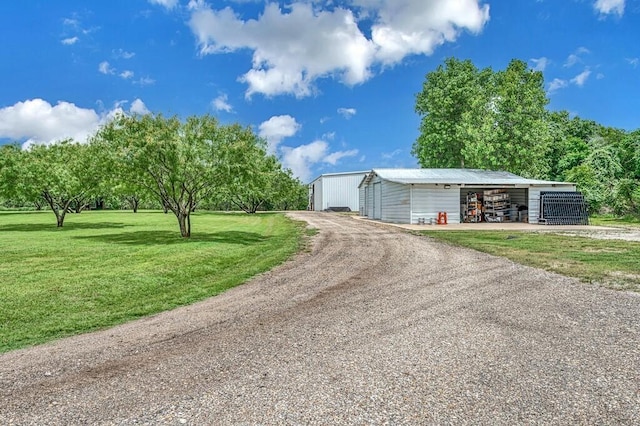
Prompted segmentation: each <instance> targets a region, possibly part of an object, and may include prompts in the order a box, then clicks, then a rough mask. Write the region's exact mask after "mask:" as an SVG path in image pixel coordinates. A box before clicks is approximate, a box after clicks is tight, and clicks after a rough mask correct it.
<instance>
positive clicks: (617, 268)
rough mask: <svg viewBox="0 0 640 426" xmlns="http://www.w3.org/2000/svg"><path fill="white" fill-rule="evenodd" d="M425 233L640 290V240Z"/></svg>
mask: <svg viewBox="0 0 640 426" xmlns="http://www.w3.org/2000/svg"><path fill="white" fill-rule="evenodd" d="M421 234H423V235H428V236H429V237H432V238H435V239H437V240H440V241H445V242H448V243H451V244H455V245H459V246H463V247H469V248H472V249H475V250H479V251H482V252H485V253H490V254H493V255H496V256H503V257H506V258H508V259H511V260H513V261H514V262H517V263H520V264H523V265H529V266H534V267H536V268H541V269H546V270H548V271H553V272H557V273H559V274H562V275H566V276H570V277H576V278H579V279H580V280H581V281H583V282H587V283H599V284H602V285H604V286H606V287H609V288H613V289H621V290H632V291H636V292H640V242H633V241H618V240H597V239H593V238H586V237H575V236H566V235H557V234H549V233H532V232H517V231H515V232H514V231H447V232H442V231H423V232H421Z"/></svg>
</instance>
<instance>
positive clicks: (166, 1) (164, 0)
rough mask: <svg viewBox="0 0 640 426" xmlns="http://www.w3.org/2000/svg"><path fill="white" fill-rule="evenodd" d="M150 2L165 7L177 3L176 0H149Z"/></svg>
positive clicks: (174, 5) (173, 5)
mask: <svg viewBox="0 0 640 426" xmlns="http://www.w3.org/2000/svg"><path fill="white" fill-rule="evenodd" d="M149 3H151V4H158V5H160V6H162V7H165V8H167V9H173V8H174V7H176V6H177V5H178V0H149Z"/></svg>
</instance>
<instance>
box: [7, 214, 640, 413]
mask: <svg viewBox="0 0 640 426" xmlns="http://www.w3.org/2000/svg"><path fill="white" fill-rule="evenodd" d="M292 216H294V217H295V218H297V219H301V220H305V221H307V222H308V223H309V224H310V226H312V227H315V228H317V229H318V230H319V233H318V235H317V236H316V237H314V240H313V243H312V245H311V248H310V250H309V252H307V253H303V254H301V255H298V256H296V257H295V258H294V259H293V260H291V261H289V262H287V263H285V264H284V265H282V266H280V267H278V268H276V269H274V270H273V271H271V272H269V273H266V274H263V275H261V276H259V277H256V278H254V279H253V280H251V281H250V282H248V283H247V284H245V285H242V286H240V287H236V288H234V289H232V290H230V291H228V292H226V293H224V294H222V295H220V296H217V297H214V298H211V299H208V300H206V301H204V302H201V303H198V304H195V305H191V306H187V307H184V308H180V309H176V310H173V311H171V312H166V313H162V314H159V315H156V316H153V317H150V318H145V319H142V320H139V321H135V322H132V323H129V324H125V325H122V326H119V327H115V328H112V329H108V330H104V331H100V332H96V333H91V334H86V335H82V336H76V337H73V338H68V339H64V340H60V341H57V342H55V343H52V344H47V345H41V346H37V347H33V348H28V349H25V350H19V351H14V352H10V353H6V354H4V355H1V356H0V419H2V420H1V423H2V424H20V425H31V424H33V425H57V424H60V425H72V424H83V425H85V424H104V425H134V424H135V425H141V424H142V425H144V424H149V425H152V424H153V425H155V424H176V425H181V424H189V425H204V424H216V425H225V424H242V425H278V424H292V425H298V424H300V425H302V424H304V425H327V424H353V425H375V424H390V425H405V424H407V425H416V424H417V425H422V424H509V425H512V424H522V423H527V424H569V423H571V424H640V296H639V295H638V294H635V293H629V292H615V291H611V290H606V289H603V288H599V287H597V286H588V285H584V284H580V283H578V282H577V281H575V280H573V279H569V278H565V277H562V276H559V275H555V274H551V273H548V272H544V271H541V270H537V269H533V268H528V267H524V266H520V265H517V264H514V263H512V262H510V261H508V260H505V259H502V258H498V257H493V256H489V255H486V254H482V253H478V252H475V251H473V250H467V249H462V248H454V247H452V246H449V245H446V244H442V243H438V242H435V241H433V240H431V239H429V238H426V237H419V236H415V235H410V234H408V233H405V232H402V231H400V230H398V229H396V228H390V227H383V226H372V225H371V224H368V223H366V222H363V221H356V220H353V219H352V218H349V217H346V216H342V215H336V214H328V213H313V212H307V213H296V214H293V215H292Z"/></svg>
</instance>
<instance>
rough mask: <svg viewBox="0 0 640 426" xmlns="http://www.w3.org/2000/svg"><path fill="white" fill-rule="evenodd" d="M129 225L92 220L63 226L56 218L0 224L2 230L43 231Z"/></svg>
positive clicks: (115, 227) (126, 225) (112, 227)
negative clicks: (49, 221) (36, 221)
mask: <svg viewBox="0 0 640 426" xmlns="http://www.w3.org/2000/svg"><path fill="white" fill-rule="evenodd" d="M128 226H133V225H128V224H126V223H118V222H90V223H74V222H65V223H64V226H63V227H62V228H58V227H57V226H56V221H55V218H54V219H53V220H52V221H51V223H16V224H10V225H0V232H3V231H13V232H43V231H58V232H60V231H64V230H74V229H120V228H125V227H128Z"/></svg>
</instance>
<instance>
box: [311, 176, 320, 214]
mask: <svg viewBox="0 0 640 426" xmlns="http://www.w3.org/2000/svg"><path fill="white" fill-rule="evenodd" d="M311 185H312V188H313V210H315V211H320V210H322V179H316V180H315V181H313V182H312V183H311Z"/></svg>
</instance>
